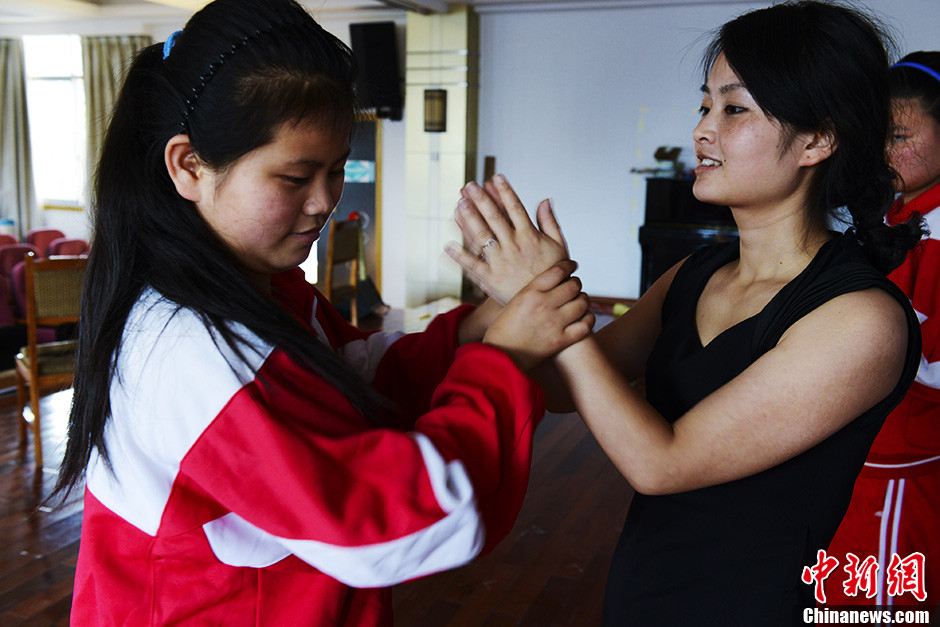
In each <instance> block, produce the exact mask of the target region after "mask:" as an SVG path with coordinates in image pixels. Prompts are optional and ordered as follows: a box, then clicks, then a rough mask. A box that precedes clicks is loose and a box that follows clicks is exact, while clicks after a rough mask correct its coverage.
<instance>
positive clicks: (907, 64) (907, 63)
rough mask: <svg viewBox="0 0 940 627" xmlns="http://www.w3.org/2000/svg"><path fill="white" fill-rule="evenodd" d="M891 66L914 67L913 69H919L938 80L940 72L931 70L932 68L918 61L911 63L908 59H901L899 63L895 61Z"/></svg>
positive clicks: (939, 79)
mask: <svg viewBox="0 0 940 627" xmlns="http://www.w3.org/2000/svg"><path fill="white" fill-rule="evenodd" d="M891 67H892V68H896V67H912V68H914V69H917V70H920V71H921V72H926V73H927V74H930V75H931V76H933V77H934V78H935V79H937V80H938V81H940V73H937V72H936V71H935V70H933V69H932V68H929V67H927V66H926V65H921V64H920V63H912V62H910V61H901V62H900V63H895V64H894V65H892V66H891Z"/></svg>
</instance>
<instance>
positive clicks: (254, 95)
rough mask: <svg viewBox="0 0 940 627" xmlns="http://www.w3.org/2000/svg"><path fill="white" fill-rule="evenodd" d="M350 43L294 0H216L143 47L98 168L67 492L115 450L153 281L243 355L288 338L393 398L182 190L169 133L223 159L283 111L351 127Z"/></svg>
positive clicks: (363, 388) (353, 381)
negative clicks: (126, 350) (131, 324)
mask: <svg viewBox="0 0 940 627" xmlns="http://www.w3.org/2000/svg"><path fill="white" fill-rule="evenodd" d="M354 78H355V62H354V59H353V56H352V53H351V51H350V50H349V49H348V48H347V47H346V46H345V45H344V44H343V43H342V42H341V41H339V40H338V39H337V38H336V37H334V36H333V35H331V34H329V33H327V32H326V31H324V30H323V29H322V28H321V27H320V26H319V25H318V24H317V23H316V22H315V21H314V20H313V18H312V17H311V16H310V15H309V14H308V13H307V12H306V11H305V10H304V9H303V8H302V7H301V6H300V5H299V4H297V3H296V2H294V1H293V0H215V2H212V3H211V4H209V5H207V6H206V7H205V8H204V9H202V10H201V11H199V12H198V13H196V14H195V15H194V16H193V17H192V18H191V19H190V20H189V21H188V22H187V24H186V26H185V28H184V29H183V30H182V31H181V32H180V33H178V35H177V36H176V37H175V39H173V40H171V42H168V43H167V44H166V45H164V44H162V43H161V44H155V45H153V46H150V47H148V48H146V49H144V50H142V51H141V52H140V54H139V55H138V56H137V58H136V59H135V61H134V63H133V65H132V66H131V68H130V69H129V73H128V76H127V79H126V81H125V83H124V86H123V88H122V90H121V92H120V95H119V97H118V100H117V102H116V104H115V109H114V111H113V116H112V119H111V123H110V125H109V127H108V132H107V135H106V138H105V141H104V145H103V148H102V153H101V159H100V161H99V163H98V167H97V171H96V175H95V180H94V199H93V208H92V211H93V214H92V215H93V234H92V246H91V253H90V255H89V259H88V269H87V274H86V280H85V286H84V291H83V296H82V308H81V323H80V328H79V345H78V355H77V363H76V368H75V381H74V395H73V401H72V408H71V412H70V415H69V425H68V443H67V445H66V451H65V458H64V460H63V462H62V466H61V469H60V473H59V478H58V482H57V485H56V493H59V492H61V491H65V493H66V494H67V493H68V491H69V490H70V489H71V488H72V487H73V486H74V485H75V484H76V482H77V481H78V480H79V479H80V478H81V477H82V475H83V473H84V470H85V468H86V466H87V464H88V461H89V459H90V456H91V453H92V450H93V449H95V448H97V449H98V451H99V453H100V454H101V455H102V457H103V458H104V460H105V461H106V462H107V460H108V457H107V449H106V447H105V441H104V430H105V424H106V422H107V421H108V419H109V417H110V401H109V388H110V386H111V381H112V379H113V377H115V376H119V374H116V373H115V365H116V363H117V357H118V354H119V352H120V350H121V338H122V333H123V329H124V324H125V322H126V320H127V317H128V314H129V313H130V311H131V308H132V307H133V305H134V303H135V302H136V301H137V299H138V297H139V296H140V295H141V293H142V290H144V289H145V288H146V287H148V286H149V287H151V288H153V289H154V290H156V291H157V292H159V293H160V294H161V295H162V296H163V297H165V298H167V299H168V300H170V301H172V302H174V303H176V304H177V305H178V306H179V307H181V308H182V307H185V308H189V309H191V310H192V311H194V312H196V314H197V315H199V316H200V317H201V319H202V321H203V323H204V324H205V326H206V328H207V329H213V330H214V331H215V332H216V333H217V334H218V335H219V336H220V337H221V339H222V341H223V342H225V343H226V344H227V345H228V346H229V347H231V348H233V349H235V351H236V354H238V355H243V354H244V353H243V352H242V351H245V350H248V346H249V344H248V341H247V340H248V338H246V337H243V336H242V335H240V334H239V333H238V332H237V331H236V330H235V329H236V328H237V326H236V324H234V323H237V324H240V325H243V328H245V329H247V330H248V332H250V333H252V334H254V335H256V336H257V337H259V338H260V339H261V340H263V341H264V342H266V343H268V344H270V345H273V346H279V347H281V348H282V349H284V350H285V351H287V353H288V354H289V355H290V356H291V358H293V359H294V360H295V361H296V362H298V363H299V364H301V365H303V366H304V367H307V368H310V369H312V370H313V371H315V372H316V373H317V374H318V375H320V376H321V377H323V378H324V379H325V380H327V381H328V382H330V383H331V384H333V385H334V386H336V387H337V388H338V389H339V390H340V391H341V392H342V393H343V394H344V395H345V396H346V397H347V398H349V399H350V400H351V401H352V402H353V404H355V405H356V406H357V407H358V408H359V409H360V410H362V411H363V412H364V413H366V414H367V415H369V416H370V417H372V418H373V419H376V417H377V416H378V415H380V414H381V411H382V410H383V403H382V401H381V399H380V398H379V397H378V395H377V394H376V392H375V391H374V390H373V388H372V387H371V386H370V385H369V384H368V383H366V382H365V381H364V380H362V379H361V378H360V377H359V376H357V375H356V374H355V373H354V372H353V371H352V370H351V369H350V368H349V367H348V366H347V365H346V364H345V363H344V362H343V361H342V360H341V359H340V358H339V357H337V356H336V355H335V354H334V353H333V352H332V351H331V350H329V348H327V347H326V346H324V345H323V344H321V343H320V342H319V341H318V340H317V339H316V338H315V336H314V335H313V334H312V333H311V332H309V331H308V330H306V329H305V328H304V327H303V326H302V325H301V324H300V323H298V322H297V321H296V320H295V319H294V318H293V317H292V316H291V315H290V314H288V313H287V312H286V311H284V310H283V309H282V308H281V307H280V306H278V305H277V304H276V303H275V301H274V300H273V299H272V298H270V297H269V296H268V295H265V294H263V293H262V292H261V291H259V290H258V289H257V288H256V287H255V286H254V285H253V284H252V283H251V282H250V281H249V279H248V278H247V277H246V274H245V273H244V272H243V270H242V268H241V266H240V264H239V262H238V260H237V259H236V257H235V256H234V254H233V253H232V252H231V251H229V249H228V248H227V247H226V246H225V245H224V244H223V243H222V241H221V240H220V239H219V238H218V237H217V236H216V235H215V233H214V232H213V231H212V229H211V228H210V227H209V225H208V224H207V223H206V222H205V221H204V220H203V219H202V217H201V216H200V214H199V212H198V211H197V210H196V209H195V207H194V205H193V203H191V202H190V201H188V200H185V199H183V198H182V197H181V196H179V194H178V193H177V192H176V189H175V187H174V185H173V182H172V181H171V179H170V176H169V174H168V172H167V168H166V165H165V162H164V149H165V146H166V144H167V141H168V140H169V139H170V138H171V137H173V136H175V135H177V134H179V133H184V134H187V135H188V136H189V138H190V141H191V143H192V146H193V150H194V152H195V154H196V156H197V157H198V158H199V159H200V160H201V161H202V162H203V163H205V164H207V166H208V167H210V168H212V169H213V170H214V171H218V172H224V171H225V170H226V168H228V167H230V166H231V165H233V164H234V163H235V162H236V161H237V160H238V159H239V158H240V157H242V156H244V155H245V154H247V153H249V152H250V151H252V150H254V149H255V148H258V147H260V146H263V145H265V144H267V143H268V142H270V141H272V140H273V139H274V135H275V133H276V131H277V129H278V128H279V126H281V125H282V124H284V123H287V122H290V121H300V120H307V121H313V122H316V123H317V124H319V125H321V126H323V127H325V128H327V129H331V130H344V131H348V130H349V129H351V127H352V123H353V119H354V111H355V106H354V102H355V98H354V93H353V83H354Z"/></svg>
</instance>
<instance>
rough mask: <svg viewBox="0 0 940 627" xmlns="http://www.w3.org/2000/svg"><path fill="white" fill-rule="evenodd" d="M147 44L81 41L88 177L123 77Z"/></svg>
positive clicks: (123, 39)
mask: <svg viewBox="0 0 940 627" xmlns="http://www.w3.org/2000/svg"><path fill="white" fill-rule="evenodd" d="M150 43H151V39H150V37H149V36H147V35H110V36H100V37H82V66H83V73H84V76H85V111H86V115H87V118H88V162H87V163H88V173H89V176H93V174H94V172H95V167H96V166H97V163H98V155H99V153H100V150H101V144H102V142H103V141H104V134H105V131H106V130H107V128H108V122H109V121H110V119H111V108H112V107H113V106H114V101H115V100H116V99H117V95H118V92H119V91H120V89H121V84H122V83H123V82H124V75H125V73H126V72H127V69H128V68H129V67H130V64H131V62H132V61H133V60H134V56H135V55H136V54H137V53H138V52H139V51H140V50H141V49H143V48H146V47H147V46H149V45H150Z"/></svg>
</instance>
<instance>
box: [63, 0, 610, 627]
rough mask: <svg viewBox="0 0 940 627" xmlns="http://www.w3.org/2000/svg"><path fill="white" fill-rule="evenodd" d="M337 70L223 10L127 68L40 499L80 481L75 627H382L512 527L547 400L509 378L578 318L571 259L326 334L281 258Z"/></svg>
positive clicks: (314, 225)
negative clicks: (439, 576) (380, 325)
mask: <svg viewBox="0 0 940 627" xmlns="http://www.w3.org/2000/svg"><path fill="white" fill-rule="evenodd" d="M353 79H354V61H353V58H352V56H351V53H350V51H349V50H348V48H346V46H344V45H343V44H342V43H341V42H340V41H339V40H337V39H336V38H335V37H333V36H332V35H330V34H329V33H327V32H325V31H324V30H323V29H322V28H321V27H320V26H319V25H318V24H317V23H316V22H315V21H314V20H313V19H312V18H311V17H310V16H309V15H308V14H307V13H306V12H305V11H304V10H303V8H302V7H300V6H299V5H298V4H296V3H295V2H293V1H292V0H216V2H213V3H211V4H209V5H207V6H206V7H205V8H204V9H202V10H201V11H199V12H198V13H197V14H196V15H194V16H193V17H192V18H191V19H190V20H189V22H188V23H187V24H186V26H185V28H184V29H183V30H182V31H180V32H179V33H178V34H176V35H174V36H173V37H172V38H170V40H168V41H167V42H166V43H165V44H158V45H154V46H151V47H149V48H147V49H145V50H143V51H142V52H141V53H140V55H139V56H138V57H137V59H136V60H135V62H134V64H133V66H132V67H131V69H130V72H129V75H128V77H127V80H126V83H125V85H124V87H123V89H122V91H121V94H120V97H119V100H118V102H117V105H116V109H115V111H114V115H113V119H112V122H111V124H110V127H109V129H108V133H107V138H106V141H105V143H104V147H103V152H102V156H101V161H100V163H99V165H98V170H97V178H96V181H95V198H94V233H93V243H92V248H91V254H90V257H89V262H88V271H87V279H86V285H85V289H84V293H83V299H82V315H81V325H80V339H79V354H78V364H77V367H76V376H75V392H74V398H73V405H72V410H71V415H70V420H69V432H68V436H69V437H68V445H67V450H66V454H65V459H64V461H63V463H62V468H61V473H60V475H59V484H58V488H59V490H60V492H67V490H69V489H71V488H72V487H74V486H75V485H76V483H77V482H78V481H79V480H80V479H81V478H82V476H83V475H84V477H85V487H86V491H85V508H84V519H83V523H82V538H81V549H80V553H79V559H78V566H77V572H76V577H75V593H74V597H73V605H72V620H73V624H75V625H95V624H108V625H111V624H126V625H129V624H133V625H164V624H191V625H205V624H225V625H327V624H329V625H356V626H361V625H377V624H388V623H390V622H391V604H390V593H389V590H388V586H390V585H392V584H394V583H397V582H400V581H403V580H407V579H410V578H413V577H418V576H421V575H425V574H428V573H432V572H435V571H439V570H443V569H446V568H451V567H454V566H457V565H460V564H463V563H465V562H467V561H468V560H470V559H472V558H473V557H474V556H475V555H477V554H479V553H480V552H481V550H485V549H486V548H488V547H491V546H493V545H494V544H495V543H496V542H498V541H499V539H500V538H501V537H503V536H504V535H505V534H506V533H507V532H508V531H509V529H510V528H511V526H512V523H513V520H514V518H515V515H516V513H517V512H518V509H519V507H520V505H521V502H522V498H523V495H524V492H525V487H526V483H527V478H528V467H529V462H530V455H531V438H532V434H533V431H534V428H535V426H536V425H537V423H538V420H539V419H540V418H541V416H542V414H543V413H544V412H543V400H542V396H541V392H540V390H539V389H538V387H537V386H536V385H535V384H534V383H532V382H531V380H530V379H529V378H528V377H527V376H526V375H525V374H524V373H523V371H522V369H527V368H531V367H532V366H533V365H534V364H535V363H536V362H538V361H539V360H541V359H544V358H545V357H547V356H548V355H550V354H552V353H553V352H556V351H557V350H559V349H561V348H563V347H564V346H566V345H568V344H570V343H572V342H573V341H576V340H578V339H580V338H582V337H583V336H585V335H586V334H587V332H588V331H589V329H590V326H591V323H592V316H591V314H590V312H589V311H588V309H587V304H586V301H585V298H584V297H583V296H581V295H579V289H580V284H579V283H578V281H577V280H576V279H570V278H569V277H570V274H571V272H572V271H573V269H574V264H573V263H571V262H561V263H559V264H556V265H554V266H552V267H551V268H549V269H548V270H547V271H546V272H545V273H543V274H541V275H540V276H539V278H537V279H536V280H535V281H533V282H532V283H531V284H529V285H528V286H527V287H526V288H524V289H523V290H522V292H520V294H519V297H517V298H514V299H513V300H512V302H510V303H509V304H508V306H507V307H505V309H499V308H498V307H494V306H493V305H491V304H485V305H483V306H481V307H480V308H478V309H476V310H473V309H471V308H466V307H465V308H459V309H457V310H455V311H453V312H451V313H449V314H445V315H443V316H440V317H439V318H437V319H436V320H434V321H433V322H432V323H431V325H430V327H429V328H428V330H427V331H426V332H424V333H421V334H414V335H409V336H403V337H402V336H400V335H388V334H383V333H374V334H367V333H364V332H361V331H360V330H358V329H356V328H353V327H352V326H350V325H349V324H347V323H346V322H345V321H344V320H342V318H341V317H340V315H339V314H338V313H337V312H336V311H335V310H334V309H333V307H332V306H331V305H330V304H329V303H328V302H326V300H325V299H324V298H323V297H322V295H320V294H319V293H318V292H317V291H316V290H315V289H314V288H313V287H312V286H310V285H309V284H308V283H306V281H305V280H304V277H303V274H302V272H301V271H300V270H299V269H298V268H297V266H298V264H299V263H301V262H302V261H303V260H304V259H306V257H307V255H308V254H309V252H310V249H311V246H312V244H313V242H314V241H315V240H316V239H317V238H318V237H319V235H320V233H321V232H323V229H324V228H325V225H326V223H327V220H328V219H329V217H330V214H331V213H332V211H333V209H334V207H335V206H336V204H337V203H338V202H339V199H340V195H341V193H342V189H343V179H344V164H345V162H346V158H347V156H348V155H349V145H350V132H351V129H352V124H353V120H354V112H355V108H354V94H353V83H354V80H353Z"/></svg>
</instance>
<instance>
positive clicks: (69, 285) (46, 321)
mask: <svg viewBox="0 0 940 627" xmlns="http://www.w3.org/2000/svg"><path fill="white" fill-rule="evenodd" d="M24 261H25V263H24V271H25V272H24V274H25V277H24V278H25V283H26V285H25V287H26V290H25V296H26V324H27V327H28V328H30V333H31V332H32V328H35V327H36V326H40V325H41V326H58V325H60V324H66V323H68V322H77V321H78V312H79V307H80V300H81V295H82V284H83V283H84V281H85V266H86V264H87V263H88V260H87V259H86V258H85V257H56V258H54V259H51V258H45V259H41V258H38V257H36V256H35V255H31V254H30V255H27V256H26V259H25V260H24ZM31 334H32V333H31Z"/></svg>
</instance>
